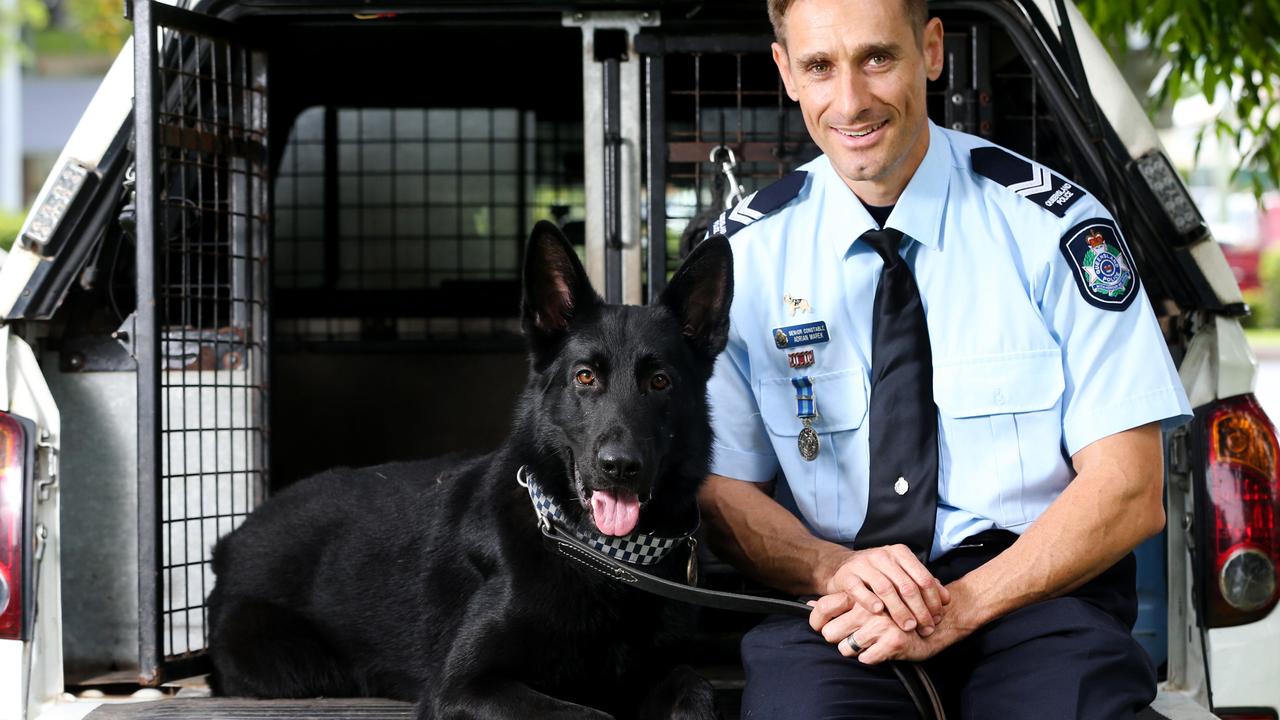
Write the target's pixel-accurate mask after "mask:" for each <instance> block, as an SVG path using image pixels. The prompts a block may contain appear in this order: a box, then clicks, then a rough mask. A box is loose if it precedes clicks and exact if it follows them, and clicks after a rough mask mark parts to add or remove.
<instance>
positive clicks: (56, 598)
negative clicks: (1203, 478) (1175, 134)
mask: <svg viewBox="0 0 1280 720" xmlns="http://www.w3.org/2000/svg"><path fill="white" fill-rule="evenodd" d="M1030 7H1034V8H1037V9H1038V10H1039V12H1040V14H1041V15H1042V18H1043V20H1044V21H1045V22H1046V23H1047V25H1048V26H1054V25H1055V24H1056V21H1055V17H1056V11H1055V8H1054V2H1053V1H1052V0H1034V4H1033V5H1031V6H1030ZM1068 7H1069V10H1070V12H1071V20H1072V25H1073V28H1074V35H1075V39H1076V42H1077V45H1078V47H1079V51H1080V56H1081V59H1082V60H1083V64H1084V67H1085V69H1086V72H1087V76H1088V81H1089V85H1090V88H1091V91H1092V94H1093V96H1094V98H1095V100H1096V101H1097V105H1098V108H1099V110H1100V111H1101V112H1102V113H1103V115H1104V116H1105V118H1106V120H1107V121H1108V122H1109V123H1110V125H1111V127H1112V128H1113V129H1114V131H1115V133H1116V134H1117V135H1118V136H1119V137H1120V139H1121V141H1122V142H1123V144H1124V146H1125V147H1126V148H1127V150H1128V152H1129V154H1130V156H1131V158H1139V157H1142V156H1144V155H1147V154H1148V153H1151V152H1153V151H1160V150H1161V148H1160V144H1159V140H1158V138H1157V136H1156V133H1155V130H1154V128H1153V127H1152V125H1151V123H1150V121H1149V120H1148V119H1147V117H1146V115H1145V113H1144V112H1143V110H1142V107H1141V105H1140V104H1139V102H1138V101H1137V99H1136V98H1134V96H1133V94H1132V92H1131V91H1130V90H1129V88H1128V85H1127V84H1126V82H1125V81H1124V79H1123V78H1122V76H1121V75H1120V72H1119V70H1118V69H1117V68H1116V66H1115V64H1114V63H1113V62H1112V60H1111V59H1110V57H1109V56H1108V55H1107V53H1106V50H1105V49H1104V48H1103V47H1102V45H1101V43H1100V42H1099V41H1098V40H1097V38H1096V36H1095V35H1094V34H1093V32H1092V31H1091V30H1090V29H1089V27H1088V25H1087V23H1086V22H1085V21H1084V20H1083V18H1081V17H1080V15H1079V13H1078V12H1076V11H1075V8H1074V5H1070V4H1068ZM651 20H652V18H646V19H645V20H644V22H643V23H640V22H639V21H636V22H632V23H631V24H632V25H638V24H652V23H651ZM567 22H569V21H567ZM572 22H573V23H576V22H578V21H577V20H574V21H572ZM133 92H134V72H133V47H132V45H131V44H129V45H126V46H125V48H124V50H123V51H122V52H121V54H120V56H119V58H118V59H117V60H116V62H115V64H114V65H113V66H112V68H111V70H110V73H109V74H108V75H107V77H106V78H105V80H104V81H103V83H102V86H101V88H100V89H99V91H98V93H97V94H96V95H95V96H94V99H93V101H92V102H91V104H90V105H89V107H88V108H87V109H86V111H85V114H84V116H83V117H82V119H81V120H80V122H79V124H78V125H77V127H76V130H75V132H74V134H73V135H72V137H71V139H70V140H69V142H68V143H67V146H66V148H65V149H64V150H63V153H62V155H61V156H60V157H59V159H58V163H57V165H56V166H55V167H57V168H60V167H62V166H63V164H64V163H65V162H67V161H69V160H74V161H78V162H79V163H81V164H83V165H85V166H87V167H89V168H94V167H96V165H97V164H98V163H99V161H100V160H101V158H102V157H103V153H104V152H105V151H106V149H107V146H108V144H109V143H110V142H111V141H112V138H113V137H114V136H115V135H116V133H117V132H118V130H119V128H120V127H121V126H122V125H123V124H124V123H125V122H126V121H127V120H128V118H129V117H130V114H131V113H132V111H133V104H132V101H133ZM588 92H590V90H588ZM56 174H57V171H56V170H55V173H54V174H53V175H51V176H50V178H49V180H48V181H47V182H46V183H45V185H44V188H43V189H42V190H41V194H40V196H39V198H38V199H37V206H39V205H40V203H41V201H42V200H43V199H44V198H45V197H46V196H47V195H48V194H49V193H51V192H53V189H54V185H55V180H56V177H55V176H56ZM636 177H637V178H638V174H637V176H636ZM33 215H34V213H33ZM630 220H632V221H634V222H635V223H637V224H638V223H639V218H638V217H635V218H630ZM31 222H32V219H31V218H29V219H28V222H27V225H28V226H29V225H30V224H31ZM25 229H26V226H24V231H25ZM598 232H599V231H598V230H596V231H593V232H592V234H591V235H589V236H588V238H587V245H586V247H587V259H588V262H587V267H588V268H590V269H591V271H592V272H593V274H594V275H595V276H594V277H593V278H592V280H593V283H597V286H603V278H602V277H600V276H599V275H600V274H602V273H603V272H604V263H603V261H601V260H600V259H599V255H598V254H599V253H601V252H602V248H603V240H602V239H600V238H598V237H595V234H597V233H598ZM1189 252H1190V253H1191V255H1192V257H1193V258H1194V262H1195V264H1196V265H1197V266H1198V267H1199V269H1200V270H1201V272H1202V273H1203V275H1204V278H1205V280H1206V281H1207V282H1208V284H1209V286H1210V287H1211V288H1212V292H1213V293H1215V294H1216V295H1217V297H1218V299H1219V300H1220V302H1221V303H1222V304H1224V305H1229V304H1235V303H1241V302H1242V300H1241V295H1240V291H1239V288H1238V286H1237V284H1236V281H1235V278H1234V276H1233V275H1232V273H1231V270H1230V269H1229V267H1228V266H1227V263H1226V260H1225V258H1224V256H1223V254H1222V251H1221V250H1220V248H1219V247H1218V246H1217V244H1216V243H1215V242H1214V241H1213V240H1212V238H1207V239H1205V240H1203V241H1202V242H1199V243H1198V244H1196V245H1194V246H1193V247H1191V248H1190V249H1189ZM41 262H44V258H43V256H42V255H41V254H40V252H39V251H38V249H36V248H31V247H28V246H27V245H24V244H23V243H22V242H21V241H20V242H19V243H16V244H15V246H14V248H13V250H12V252H11V253H10V254H9V256H8V258H7V260H5V262H4V265H3V268H0V313H2V314H7V313H8V311H9V310H10V309H11V308H12V307H13V306H14V305H15V303H16V302H17V301H18V300H19V297H20V295H21V294H22V293H23V291H24V288H26V287H27V284H28V282H29V280H30V279H31V277H32V275H33V273H34V272H35V271H36V269H37V267H38V266H39V264H40V263H41ZM626 267H627V268H628V272H634V273H635V274H636V275H637V278H633V279H632V280H633V281H634V280H637V279H638V275H639V273H640V267H639V264H638V262H635V261H634V259H633V260H631V261H628V263H627V266H626ZM628 287H629V288H631V287H633V286H632V285H631V284H628ZM635 287H638V284H637V285H635ZM20 327H21V329H22V332H25V333H27V334H29V335H31V336H39V334H40V333H41V332H42V330H41V329H40V325H39V324H38V323H35V322H29V323H24V324H23V325H22V326H20ZM29 339H31V338H30V337H28V338H26V339H24V337H20V336H19V334H18V328H17V327H14V326H6V327H3V328H0V369H2V370H3V378H4V383H3V384H2V385H0V409H3V410H5V411H7V412H9V413H12V414H16V415H21V416H23V417H26V418H28V419H31V420H32V421H34V422H35V423H36V424H37V426H38V428H39V433H38V434H39V436H40V438H41V440H40V452H39V453H38V458H39V461H38V464H37V470H36V473H37V484H38V486H39V487H40V488H42V494H41V499H40V500H39V502H38V503H37V505H36V508H37V509H36V527H37V528H38V529H39V533H40V537H41V547H40V551H39V552H38V553H37V557H36V567H38V571H37V575H38V577H39V586H38V596H37V603H38V614H37V620H36V624H35V630H34V633H33V635H32V637H31V640H30V641H28V642H21V641H16V640H0V718H15V719H22V720H34V719H35V718H38V717H41V716H45V717H53V716H54V715H55V714H56V716H57V717H70V716H75V715H76V714H77V713H76V711H71V710H70V709H69V708H66V707H63V708H60V709H58V710H57V711H56V713H51V710H52V709H53V707H54V706H55V705H58V704H60V703H65V702H67V701H68V698H67V697H66V696H64V686H63V659H62V647H63V636H62V619H63V605H62V601H63V599H62V598H61V597H60V593H59V588H60V582H59V572H60V571H59V563H60V559H59V558H60V538H61V535H62V533H63V532H67V531H68V530H67V529H65V528H62V527H60V524H59V490H60V486H59V483H58V475H57V473H58V468H57V462H56V460H57V454H58V448H59V447H60V444H61V442H62V432H61V427H62V426H61V423H60V419H59V414H58V408H57V407H56V406H55V404H54V400H53V396H52V395H51V394H50V392H49V389H48V387H47V385H46V383H45V380H44V376H43V374H42V370H41V367H40V365H39V364H38V362H37V359H36V355H35V354H34V353H33V352H32V349H31V347H30V345H29V344H28V341H27V340H29ZM1255 372H1256V360H1255V359H1254V357H1253V354H1252V352H1251V351H1250V349H1249V347H1248V345H1247V342H1246V340H1245V336H1244V334H1243V332H1242V330H1241V328H1240V324H1239V322H1238V320H1236V319H1235V318H1233V317H1224V316H1217V317H1214V318H1212V319H1211V320H1209V321H1208V322H1206V323H1204V324H1203V326H1202V327H1200V328H1199V330H1198V332H1196V334H1195V335H1194V338H1193V339H1192V341H1191V342H1190V344H1189V347H1188V348H1187V349H1186V353H1185V356H1184V358H1183V360H1182V362H1181V365H1180V373H1181V377H1182V380H1183V383H1184V386H1185V389H1186V391H1187V395H1188V397H1189V398H1190V400H1191V404H1192V406H1193V407H1199V406H1202V405H1205V404H1207V403H1210V402H1213V401H1215V400H1220V399H1224V398H1228V397H1233V396H1237V395H1241V394H1244V393H1249V392H1251V391H1252V390H1253V385H1254V375H1255ZM1190 503H1191V500H1190V498H1189V495H1188V493H1187V492H1186V491H1185V490H1184V489H1180V488H1178V487H1175V486H1172V485H1171V487H1170V490H1169V509H1170V512H1169V526H1170V528H1171V530H1170V532H1169V551H1168V563H1169V565H1168V567H1169V577H1170V583H1171V589H1170V597H1169V633H1168V636H1169V638H1170V640H1169V645H1170V647H1169V666H1168V677H1169V680H1168V682H1167V683H1166V684H1165V685H1164V687H1163V688H1162V690H1163V691H1164V692H1163V693H1162V695H1161V699H1160V701H1159V702H1158V703H1157V705H1158V706H1160V707H1162V708H1163V709H1164V711H1165V712H1166V714H1168V715H1169V716H1170V717H1194V716H1196V711H1195V710H1194V706H1196V705H1198V706H1201V707H1207V706H1208V705H1209V702H1210V695H1209V693H1210V692H1212V702H1213V703H1214V705H1215V706H1217V707H1263V708H1280V682H1276V678H1280V653H1277V652H1276V650H1275V648H1277V647H1280V613H1277V612H1276V611H1274V610H1273V611H1271V612H1270V613H1269V614H1268V615H1267V616H1266V617H1265V618H1263V619H1261V620H1258V621H1256V622H1252V623H1249V624H1246V625H1240V626H1237V627H1229V628H1216V629H1211V630H1209V631H1208V632H1207V633H1204V634H1202V633H1201V632H1200V624H1199V621H1198V619H1197V618H1196V611H1195V607H1196V603H1195V601H1194V599H1193V597H1192V592H1193V591H1192V586H1193V580H1192V578H1193V576H1194V574H1195V573H1196V570H1195V568H1193V567H1190V565H1191V562H1190V560H1189V556H1188V552H1187V545H1186V538H1185V537H1184V534H1183V533H1182V532H1180V531H1179V528H1180V524H1181V522H1182V510H1183V509H1184V508H1185V509H1188V510H1190V509H1192V508H1191V507H1190ZM1202 637H1203V638H1204V642H1203V644H1202V643H1201V638H1202ZM1206 668H1207V675H1206ZM1188 703H1191V704H1188ZM80 704H81V705H82V706H83V710H84V712H88V710H89V709H91V708H92V706H93V703H87V702H84V701H80ZM1189 708H1191V709H1189ZM46 713H49V714H46ZM1178 713H1181V714H1178ZM1200 716H1201V717H1203V716H1204V714H1203V713H1201V714H1200Z"/></svg>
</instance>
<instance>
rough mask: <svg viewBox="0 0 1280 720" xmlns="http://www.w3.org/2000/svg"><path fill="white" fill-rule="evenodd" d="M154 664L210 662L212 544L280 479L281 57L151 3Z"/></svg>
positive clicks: (209, 21) (144, 516)
mask: <svg viewBox="0 0 1280 720" xmlns="http://www.w3.org/2000/svg"><path fill="white" fill-rule="evenodd" d="M133 14H134V18H133V19H134V53H135V54H134V76H135V120H136V122H135V129H136V137H135V140H136V153H137V155H136V163H137V186H136V189H137V208H138V227H137V288H138V310H137V316H136V319H135V327H134V331H135V334H136V337H135V349H136V350H135V351H136V354H137V360H138V556H139V573H138V576H139V598H138V605H139V608H138V610H139V664H140V667H139V672H140V677H141V681H142V682H143V683H144V684H152V685H154V684H159V683H161V682H164V681H165V680H166V679H168V678H174V677H183V676H186V675H190V674H194V673H197V672H201V671H202V669H203V665H204V651H205V648H206V646H207V640H208V612H207V609H206V600H207V598H208V595H209V592H210V591H211V590H212V589H213V573H212V568H211V564H210V558H211V552H212V548H213V545H214V543H215V542H216V541H217V539H218V538H219V537H220V536H222V535H224V534H226V533H227V532H229V531H231V530H232V529H234V528H235V527H236V526H238V525H239V524H240V523H241V522H242V521H243V520H244V518H245V517H246V516H247V515H248V513H249V511H250V510H252V509H253V508H254V507H255V506H256V505H257V504H258V503H260V502H261V501H262V498H263V494H264V492H265V488H266V487H267V475H268V458H267V418H268V408H267V403H268V392H267V377H268V375H267V363H268V348H267V341H268V324H267V323H268V315H267V305H266V301H267V290H268V285H267V282H268V243H267V232H268V221H269V220H268V208H269V207H270V205H269V203H268V199H269V198H268V193H269V185H268V182H267V179H268V178H267V174H268V161H267V107H266V82H267V65H266V54H265V53H264V52H262V51H261V50H260V49H259V47H258V46H257V43H255V42H254V41H253V39H252V38H251V37H249V36H247V35H246V34H245V33H244V31H243V30H242V29H241V28H240V27H238V26H236V25H233V24H230V23H227V22H224V21H221V20H218V19H216V18H213V17H210V16H206V15H202V14H199V13H194V12H190V11H186V10H181V9H178V8H175V7H173V6H171V5H166V4H162V3H158V2H152V1H151V0H135V2H134V3H133Z"/></svg>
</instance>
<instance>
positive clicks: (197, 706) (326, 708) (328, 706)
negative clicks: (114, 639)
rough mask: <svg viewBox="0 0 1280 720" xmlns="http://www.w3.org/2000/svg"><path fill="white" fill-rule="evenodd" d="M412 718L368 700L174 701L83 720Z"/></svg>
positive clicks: (403, 708) (110, 710) (408, 711)
mask: <svg viewBox="0 0 1280 720" xmlns="http://www.w3.org/2000/svg"><path fill="white" fill-rule="evenodd" d="M412 717H413V704H412V703H407V702H397V701H395V700H381V699H371V698H315V699H311V700H247V699H245V698H186V699H183V698H178V699H173V700H154V701H150V702H136V703H113V704H108V705H102V706H99V707H98V708H97V709H95V710H94V711H93V712H91V713H89V714H88V715H86V716H85V718H86V720H169V719H170V718H183V719H184V720H266V719H267V718H269V719H270V720H293V719H294V718H296V719H297V720H312V719H315V720H371V719H376V720H398V719H399V718H405V720H410V719H411V718H412Z"/></svg>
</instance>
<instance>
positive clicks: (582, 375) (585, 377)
mask: <svg viewBox="0 0 1280 720" xmlns="http://www.w3.org/2000/svg"><path fill="white" fill-rule="evenodd" d="M574 378H576V379H577V381H578V384H579V385H595V384H596V374H595V373H593V372H591V371H590V370H587V369H585V368H583V369H582V370H579V371H578V374H577V375H575V376H574Z"/></svg>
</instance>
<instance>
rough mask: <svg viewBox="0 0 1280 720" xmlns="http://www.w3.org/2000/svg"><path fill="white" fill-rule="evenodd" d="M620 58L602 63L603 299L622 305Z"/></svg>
mask: <svg viewBox="0 0 1280 720" xmlns="http://www.w3.org/2000/svg"><path fill="white" fill-rule="evenodd" d="M620 63H621V61H620V60H619V59H618V58H609V59H607V60H605V61H604V63H603V72H602V73H601V79H602V80H603V82H602V83H601V85H602V88H601V89H602V90H603V91H604V92H603V93H601V94H602V95H603V96H604V98H603V99H604V114H603V120H604V121H603V123H602V124H603V126H604V127H603V128H602V130H603V132H604V178H603V180H604V276H605V281H604V297H605V301H606V302H611V303H620V302H622V172H623V168H622V119H621V118H620V117H619V114H620V113H621V112H622V97H621V94H622V91H621V89H620V88H619V87H618V86H619V84H620V83H621V80H622V70H621V68H620V67H619V65H620Z"/></svg>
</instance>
